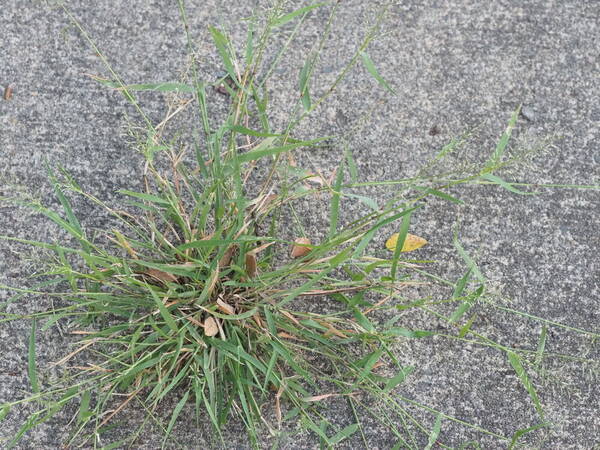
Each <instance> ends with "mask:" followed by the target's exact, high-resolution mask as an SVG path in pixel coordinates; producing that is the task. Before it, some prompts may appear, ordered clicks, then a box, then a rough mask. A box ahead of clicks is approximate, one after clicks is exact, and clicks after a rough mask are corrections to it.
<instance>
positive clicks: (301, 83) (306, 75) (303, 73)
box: [298, 57, 312, 111]
mask: <svg viewBox="0 0 600 450" xmlns="http://www.w3.org/2000/svg"><path fill="white" fill-rule="evenodd" d="M311 66H312V58H310V57H308V58H307V59H306V62H305V63H304V66H303V67H302V70H300V76H299V80H298V87H299V88H300V98H301V99H302V106H304V110H305V111H308V110H309V109H310V106H311V102H310V93H309V91H308V82H309V80H310V74H311Z"/></svg>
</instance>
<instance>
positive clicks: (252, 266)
mask: <svg viewBox="0 0 600 450" xmlns="http://www.w3.org/2000/svg"><path fill="white" fill-rule="evenodd" d="M246 273H247V274H248V276H249V277H250V278H254V277H255V276H256V256H255V255H254V253H252V252H248V253H246Z"/></svg>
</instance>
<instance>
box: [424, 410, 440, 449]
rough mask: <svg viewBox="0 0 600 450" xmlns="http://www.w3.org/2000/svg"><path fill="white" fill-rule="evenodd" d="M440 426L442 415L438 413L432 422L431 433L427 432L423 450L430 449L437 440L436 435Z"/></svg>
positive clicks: (438, 433)
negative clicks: (427, 435)
mask: <svg viewBox="0 0 600 450" xmlns="http://www.w3.org/2000/svg"><path fill="white" fill-rule="evenodd" d="M441 428H442V415H441V414H438V415H437V417H436V418H435V423H434V424H433V428H432V429H431V433H429V439H428V440H427V445H426V446H425V449H424V450H431V449H432V448H433V446H434V444H435V441H437V438H438V436H439V435H440V430H441Z"/></svg>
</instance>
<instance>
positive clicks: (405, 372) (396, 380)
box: [383, 366, 415, 392]
mask: <svg viewBox="0 0 600 450" xmlns="http://www.w3.org/2000/svg"><path fill="white" fill-rule="evenodd" d="M414 370H415V368H414V367H413V366H406V367H405V368H403V369H402V370H400V372H398V373H397V374H396V375H395V376H393V377H392V378H390V379H388V381H386V383H385V387H384V388H383V391H384V392H390V391H391V390H392V389H394V388H395V387H396V386H398V385H399V384H400V383H402V382H403V381H404V380H405V379H406V377H407V376H409V375H410V374H411V373H413V372H414Z"/></svg>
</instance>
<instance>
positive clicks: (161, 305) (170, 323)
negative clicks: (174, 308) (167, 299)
mask: <svg viewBox="0 0 600 450" xmlns="http://www.w3.org/2000/svg"><path fill="white" fill-rule="evenodd" d="M146 287H147V289H148V290H149V291H150V293H151V294H152V298H154V302H155V303H156V306H157V307H158V310H159V311H160V315H161V316H162V318H163V319H165V322H166V323H167V325H168V326H169V328H170V329H171V330H172V331H173V333H175V334H177V333H178V332H179V328H178V327H177V324H176V323H175V320H173V316H172V315H171V313H170V312H169V310H168V309H167V307H166V306H165V304H164V303H163V302H162V300H161V299H160V297H159V296H158V295H157V294H156V292H154V289H152V288H151V287H150V285H149V284H147V283H146Z"/></svg>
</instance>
